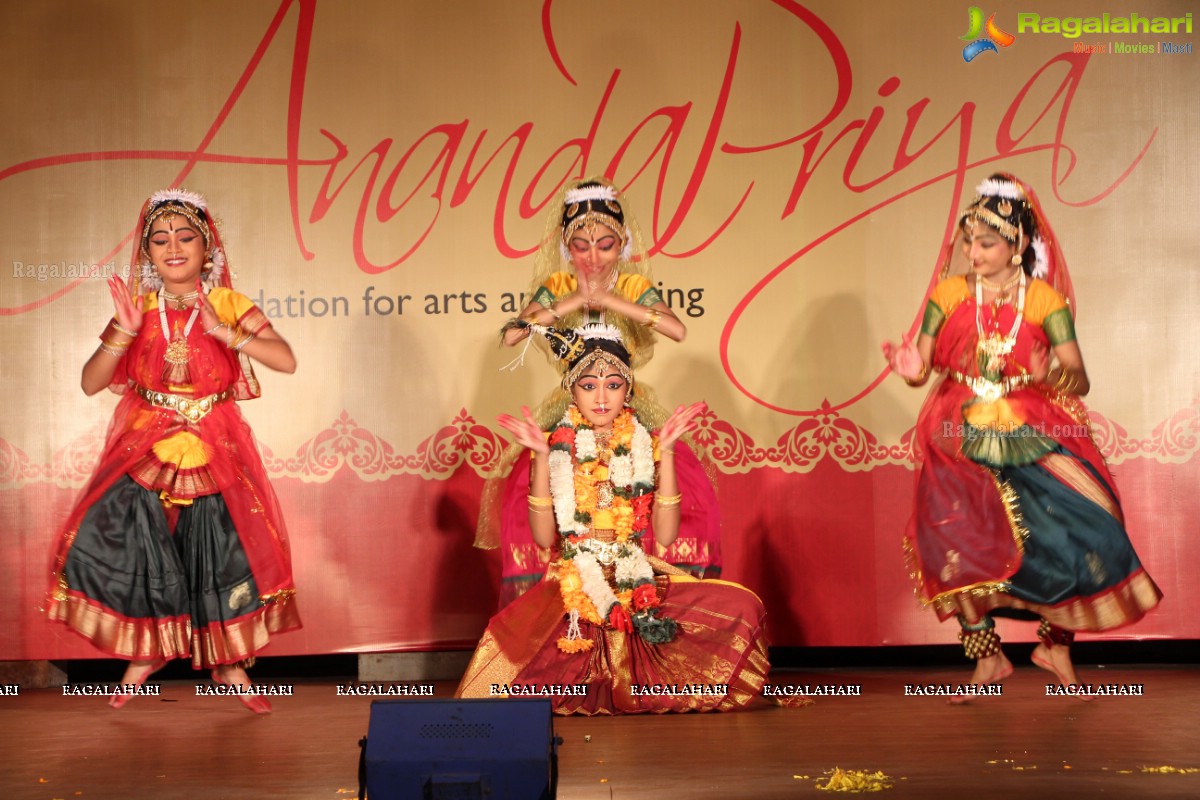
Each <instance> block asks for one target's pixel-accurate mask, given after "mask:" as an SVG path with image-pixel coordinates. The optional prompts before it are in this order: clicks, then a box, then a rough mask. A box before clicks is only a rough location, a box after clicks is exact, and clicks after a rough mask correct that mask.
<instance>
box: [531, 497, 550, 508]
mask: <svg viewBox="0 0 1200 800" xmlns="http://www.w3.org/2000/svg"><path fill="white" fill-rule="evenodd" d="M529 505H530V507H533V506H541V507H546V506H552V505H554V498H553V497H538V496H537V495H534V494H531V495H529Z"/></svg>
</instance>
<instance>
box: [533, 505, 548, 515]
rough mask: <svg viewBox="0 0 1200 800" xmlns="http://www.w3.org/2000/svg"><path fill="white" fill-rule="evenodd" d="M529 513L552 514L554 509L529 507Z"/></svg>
mask: <svg viewBox="0 0 1200 800" xmlns="http://www.w3.org/2000/svg"><path fill="white" fill-rule="evenodd" d="M529 513H530V514H552V513H554V509H552V508H539V507H537V506H530V507H529Z"/></svg>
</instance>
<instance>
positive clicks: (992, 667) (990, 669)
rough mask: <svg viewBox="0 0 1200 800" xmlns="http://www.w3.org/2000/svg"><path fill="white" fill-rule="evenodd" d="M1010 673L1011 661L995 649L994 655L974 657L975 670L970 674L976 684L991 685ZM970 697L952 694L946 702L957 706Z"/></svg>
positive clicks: (1011, 668)
mask: <svg viewBox="0 0 1200 800" xmlns="http://www.w3.org/2000/svg"><path fill="white" fill-rule="evenodd" d="M1012 674H1013V665H1012V662H1011V661H1009V660H1008V658H1007V657H1006V656H1005V655H1004V653H1003V652H1001V651H997V652H996V654H995V655H992V656H984V657H983V658H977V659H975V672H973V673H972V674H971V683H972V684H974V685H976V686H991V685H993V684H997V683H1000V682H1002V681H1003V680H1004V679H1005V678H1007V677H1008V676H1009V675H1012ZM971 697H972V696H971V695H954V696H953V697H951V698H950V700H949V701H947V702H949V703H950V705H952V706H959V705H962V704H963V703H968V702H970V701H971Z"/></svg>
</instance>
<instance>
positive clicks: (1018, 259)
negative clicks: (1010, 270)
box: [1012, 253, 1021, 267]
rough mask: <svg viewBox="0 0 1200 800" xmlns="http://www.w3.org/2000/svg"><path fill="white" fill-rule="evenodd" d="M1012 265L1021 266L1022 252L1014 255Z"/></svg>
mask: <svg viewBox="0 0 1200 800" xmlns="http://www.w3.org/2000/svg"><path fill="white" fill-rule="evenodd" d="M1012 265H1013V266H1014V267H1019V266H1021V254H1020V253H1017V254H1016V255H1014V256H1013V257H1012Z"/></svg>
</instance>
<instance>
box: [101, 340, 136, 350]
mask: <svg viewBox="0 0 1200 800" xmlns="http://www.w3.org/2000/svg"><path fill="white" fill-rule="evenodd" d="M100 341H102V342H104V344H106V345H108V346H109V347H112V348H115V349H117V350H127V349H129V345H131V344H133V342H118V341H116V340H115V339H101V340H100Z"/></svg>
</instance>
